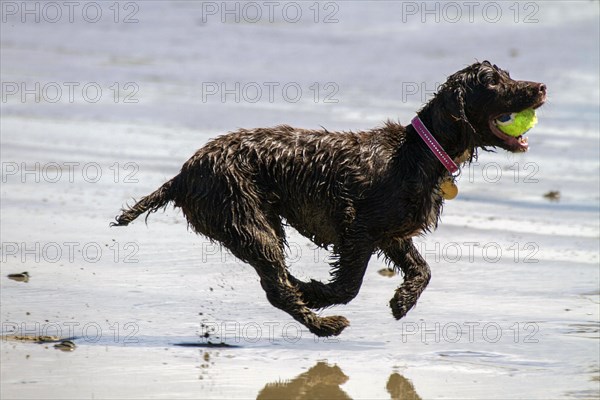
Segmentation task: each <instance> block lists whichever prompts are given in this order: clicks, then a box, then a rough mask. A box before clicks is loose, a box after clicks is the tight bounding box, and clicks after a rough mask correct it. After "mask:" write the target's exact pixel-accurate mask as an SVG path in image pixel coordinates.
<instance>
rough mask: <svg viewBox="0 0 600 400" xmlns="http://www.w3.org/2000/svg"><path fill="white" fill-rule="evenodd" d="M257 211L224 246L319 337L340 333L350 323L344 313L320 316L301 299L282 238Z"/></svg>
mask: <svg viewBox="0 0 600 400" xmlns="http://www.w3.org/2000/svg"><path fill="white" fill-rule="evenodd" d="M257 212H258V211H257V210H254V215H252V219H251V223H250V224H247V225H237V226H236V229H235V233H234V232H233V231H232V232H230V238H229V240H226V241H224V243H223V244H224V245H225V246H226V247H227V248H229V250H231V252H232V253H233V254H234V255H235V256H236V257H238V258H240V259H241V260H243V261H246V262H248V263H249V264H250V265H252V266H253V267H254V269H255V270H256V272H257V273H258V275H259V276H260V284H261V286H262V288H263V289H264V291H265V293H266V295H267V299H268V300H269V302H270V303H271V304H272V305H273V306H275V307H277V308H279V309H280V310H283V311H285V312H287V313H288V314H290V315H291V316H292V318H294V319H295V320H296V321H298V322H300V323H302V324H303V325H305V326H306V327H307V328H308V329H309V330H310V331H311V332H312V333H314V334H315V335H317V336H337V335H339V334H340V333H341V332H342V330H344V328H346V327H347V326H348V325H349V322H348V320H347V319H346V318H344V317H342V316H330V317H319V316H317V315H316V314H315V313H314V312H313V311H311V310H310V309H309V308H308V307H306V304H305V303H304V302H303V301H302V298H301V293H300V292H299V290H298V287H297V286H296V285H294V284H293V283H292V282H291V281H290V277H291V275H289V274H288V272H287V268H286V265H285V256H284V252H283V246H282V243H281V242H282V241H281V238H279V237H278V235H277V231H278V230H277V229H276V227H273V226H271V224H269V223H268V222H266V221H267V219H266V218H262V215H256V213H257Z"/></svg>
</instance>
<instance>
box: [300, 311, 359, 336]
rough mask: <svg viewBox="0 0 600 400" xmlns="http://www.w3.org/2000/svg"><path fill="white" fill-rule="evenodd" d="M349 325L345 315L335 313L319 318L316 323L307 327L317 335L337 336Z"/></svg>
mask: <svg viewBox="0 0 600 400" xmlns="http://www.w3.org/2000/svg"><path fill="white" fill-rule="evenodd" d="M349 325H350V321H348V320H347V319H346V318H345V317H342V316H339V315H335V316H331V317H323V318H319V319H318V321H317V323H316V324H315V325H313V326H309V327H308V329H309V330H310V331H311V332H312V333H314V334H315V335H317V336H337V335H339V334H340V333H342V331H343V330H344V329H345V328H346V327H347V326H349Z"/></svg>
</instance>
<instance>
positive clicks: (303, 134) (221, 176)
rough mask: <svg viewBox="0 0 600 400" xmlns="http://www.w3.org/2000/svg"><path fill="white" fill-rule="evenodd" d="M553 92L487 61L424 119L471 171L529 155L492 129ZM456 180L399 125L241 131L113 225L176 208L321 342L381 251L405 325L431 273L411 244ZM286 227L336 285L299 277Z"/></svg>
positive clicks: (433, 219) (430, 224) (200, 155)
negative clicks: (319, 255) (481, 155)
mask: <svg viewBox="0 0 600 400" xmlns="http://www.w3.org/2000/svg"><path fill="white" fill-rule="evenodd" d="M545 92H546V88H545V86H544V85H543V84H540V83H535V82H525V81H514V80H512V79H511V78H510V77H509V75H508V73H507V72H505V71H503V70H501V69H499V68H497V67H496V66H495V65H491V64H490V63H489V62H487V61H486V62H483V63H476V64H473V65H471V66H469V67H467V68H465V69H463V70H461V71H459V72H457V73H455V74H454V75H452V76H450V77H449V78H448V80H447V82H446V83H445V84H443V85H442V86H441V87H440V88H439V91H438V92H437V94H436V95H435V96H434V98H433V99H432V100H431V101H429V102H428V103H427V104H426V105H425V106H424V107H423V108H422V109H421V110H420V111H419V112H418V115H419V117H420V118H421V120H422V121H423V123H424V124H425V126H426V127H427V128H428V129H429V130H430V131H431V132H432V133H433V135H434V136H435V137H436V138H437V140H438V141H439V142H440V144H441V145H442V146H443V147H444V149H445V150H446V152H447V153H448V154H449V155H450V156H451V157H452V158H454V159H455V160H456V161H457V162H459V163H460V162H463V161H465V159H466V160H467V161H468V160H471V159H472V158H473V157H474V156H475V155H476V151H477V148H484V149H486V148H492V147H501V148H504V149H506V150H509V151H525V150H526V148H524V147H523V146H522V144H519V142H518V141H517V140H516V139H514V138H510V137H508V136H506V135H503V134H501V133H498V132H494V131H493V129H492V128H491V127H490V126H491V124H490V122H491V121H492V120H493V119H495V118H496V117H497V116H498V115H500V114H503V113H510V112H517V111H521V110H523V109H525V108H529V107H539V106H540V105H541V104H542V103H543V102H544V100H545V96H546V93H545ZM447 175H448V172H447V171H446V169H445V168H444V167H443V165H442V164H441V163H440V162H439V161H438V160H437V158H436V157H435V156H434V155H433V153H432V152H431V151H430V150H429V149H428V148H427V146H426V145H425V143H424V142H423V141H422V140H421V138H420V137H419V136H418V134H417V133H416V131H415V129H414V128H413V127H412V125H408V126H402V125H400V124H398V123H395V122H390V121H388V122H387V123H385V124H384V125H383V126H382V127H380V128H375V129H372V130H369V131H364V132H329V131H327V130H304V129H297V128H292V127H290V126H287V125H281V126H277V127H274V128H259V129H252V130H246V129H241V130H238V131H236V132H233V133H229V134H227V135H224V136H221V137H219V138H217V139H214V140H212V141H211V142H209V143H208V144H207V145H206V146H204V147H202V148H201V149H200V150H198V151H197V152H196V154H194V155H193V156H192V158H190V159H189V160H188V161H187V162H186V163H185V164H184V165H183V167H182V169H181V172H180V173H179V175H177V176H175V177H174V178H173V179H171V180H170V181H168V182H166V183H165V184H164V185H163V186H161V187H160V188H159V189H158V190H156V191H155V192H154V193H152V194H150V195H148V196H146V197H143V198H142V199H141V200H140V201H139V202H138V203H137V204H135V205H134V206H133V207H131V208H128V209H125V210H123V213H122V214H121V215H120V216H118V217H117V218H116V223H114V224H113V225H118V226H122V225H127V224H129V223H130V222H131V221H133V220H134V219H136V218H137V217H138V216H139V215H141V214H144V213H146V212H154V211H156V210H158V209H160V208H162V207H164V206H166V205H167V203H169V202H173V203H174V205H175V207H180V208H181V209H182V211H183V214H184V215H185V216H186V218H187V220H188V223H189V225H190V226H191V227H192V228H193V229H194V230H195V231H196V232H198V233H200V234H203V235H206V236H208V237H209V238H211V239H213V240H216V241H218V242H220V243H222V244H223V245H224V246H225V247H226V248H228V249H229V250H230V251H231V252H232V253H233V254H234V255H235V256H236V257H238V258H239V259H241V260H243V261H245V262H247V263H248V264H250V265H252V266H253V267H254V269H255V270H256V272H257V273H258V275H259V276H260V283H261V285H262V287H263V289H264V291H265V293H266V295H267V299H268V300H269V301H270V302H271V304H272V305H274V306H275V307H277V308H279V309H281V310H283V311H285V312H287V313H288V314H290V315H291V316H292V317H293V318H294V319H295V320H296V321H298V322H300V323H302V324H304V325H305V326H306V327H308V329H309V330H310V331H311V332H313V333H314V334H316V335H319V336H331V335H338V334H340V333H341V332H342V330H343V329H344V328H345V327H346V326H348V324H349V323H348V320H347V319H346V318H344V317H342V316H327V317H320V316H318V315H317V314H315V313H314V312H313V311H312V310H311V309H320V308H324V307H329V306H332V305H334V304H345V303H348V302H349V301H351V300H352V299H353V298H354V297H355V296H356V295H357V294H358V291H359V289H360V286H361V284H362V280H363V276H364V273H365V269H366V268H367V263H368V262H369V259H370V257H371V256H372V255H373V254H374V253H380V254H383V255H384V256H385V258H386V259H387V260H388V262H390V263H391V264H392V265H393V266H394V268H396V269H397V270H399V271H402V273H403V275H404V282H403V283H402V285H400V287H398V289H397V290H396V292H395V294H394V296H393V298H392V299H391V301H390V306H391V309H392V313H393V315H394V317H395V318H396V319H400V318H402V317H403V316H404V315H406V313H407V312H408V311H409V310H410V309H411V308H412V307H413V306H414V305H415V304H416V302H417V299H418V298H419V296H420V295H421V293H422V292H423V290H424V289H425V287H426V286H427V284H428V282H429V279H430V276H431V273H430V269H429V266H428V265H427V263H426V262H425V260H424V259H423V257H421V255H420V254H419V253H418V251H417V250H416V248H415V246H414V245H413V242H412V237H413V236H416V235H420V234H423V233H426V232H428V231H430V230H431V229H434V228H435V227H436V226H437V221H438V217H439V215H440V211H441V207H442V203H443V199H442V196H441V191H440V183H441V181H442V180H443V179H444V177H447ZM284 223H287V224H289V225H291V226H292V227H294V228H295V229H297V230H298V232H300V233H301V234H302V235H304V236H306V237H307V238H309V239H310V240H312V241H313V242H314V243H316V244H317V245H318V246H322V247H327V248H330V249H331V250H332V252H333V255H334V261H333V263H332V272H331V276H332V278H331V281H330V282H328V283H323V282H319V281H315V280H311V281H310V282H303V281H300V280H298V279H296V278H295V277H294V276H292V275H291V274H290V273H289V272H288V270H287V267H286V264H285V257H284V247H285V245H286V239H285V232H284Z"/></svg>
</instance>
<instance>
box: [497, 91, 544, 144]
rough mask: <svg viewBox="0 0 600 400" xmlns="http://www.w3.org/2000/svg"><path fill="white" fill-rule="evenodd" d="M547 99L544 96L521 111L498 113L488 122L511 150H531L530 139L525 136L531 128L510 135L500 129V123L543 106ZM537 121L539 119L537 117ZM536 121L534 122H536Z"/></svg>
mask: <svg viewBox="0 0 600 400" xmlns="http://www.w3.org/2000/svg"><path fill="white" fill-rule="evenodd" d="M545 100H546V99H545V96H544V98H542V99H541V100H540V101H538V102H537V103H536V104H534V105H533V106H531V107H526V108H524V109H522V110H519V111H511V112H506V113H502V114H497V115H494V116H492V117H491V118H490V119H489V122H488V124H489V127H490V130H491V131H492V133H493V134H494V135H496V136H497V137H498V138H499V139H500V140H502V142H504V144H505V145H506V147H507V148H508V149H509V150H510V151H512V152H515V153H521V152H525V151H527V150H529V140H528V138H527V137H526V136H525V134H526V133H527V132H528V131H529V129H530V128H529V129H526V130H525V131H524V132H522V133H521V134H519V135H509V134H507V133H504V132H502V131H501V130H500V127H499V124H502V122H501V121H510V120H511V118H513V116H514V114H519V113H523V112H526V111H527V110H535V109H537V108H539V107H541V106H542V105H543V104H544V102H545ZM533 113H535V111H533ZM534 115H535V114H534ZM534 118H535V117H534ZM535 121H537V119H536V120H535ZM535 121H534V123H533V124H535ZM532 127H533V126H532Z"/></svg>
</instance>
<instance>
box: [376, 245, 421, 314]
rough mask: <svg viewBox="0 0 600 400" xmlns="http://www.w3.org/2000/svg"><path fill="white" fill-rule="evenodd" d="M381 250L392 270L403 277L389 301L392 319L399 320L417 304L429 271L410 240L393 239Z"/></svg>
mask: <svg viewBox="0 0 600 400" xmlns="http://www.w3.org/2000/svg"><path fill="white" fill-rule="evenodd" d="M381 250H382V251H383V253H384V254H385V256H386V258H387V259H388V261H390V262H391V263H392V264H394V268H395V269H399V270H401V271H402V274H403V275H404V282H403V283H402V285H400V286H399V287H398V289H396V293H395V294H394V297H392V299H391V300H390V307H391V308H392V314H393V315H394V318H396V319H400V318H402V317H404V316H405V315H406V313H408V311H409V310H410V309H411V308H413V307H414V306H415V304H416V303H417V300H418V299H419V296H420V295H421V293H423V291H424V290H425V288H426V287H427V284H428V283H429V279H430V278H431V270H430V269H429V265H427V262H426V261H425V259H423V257H422V256H421V255H420V254H419V252H418V251H417V249H416V248H415V246H414V244H413V241H412V239H394V240H392V241H390V242H389V243H388V244H387V245H386V246H385V247H382V248H381Z"/></svg>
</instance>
